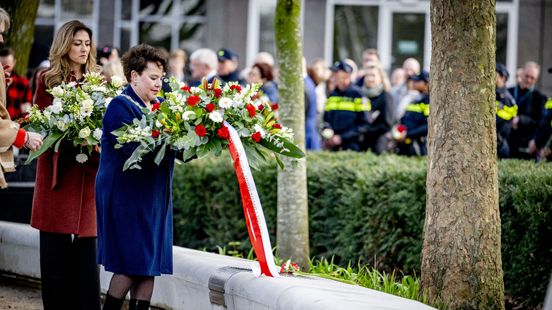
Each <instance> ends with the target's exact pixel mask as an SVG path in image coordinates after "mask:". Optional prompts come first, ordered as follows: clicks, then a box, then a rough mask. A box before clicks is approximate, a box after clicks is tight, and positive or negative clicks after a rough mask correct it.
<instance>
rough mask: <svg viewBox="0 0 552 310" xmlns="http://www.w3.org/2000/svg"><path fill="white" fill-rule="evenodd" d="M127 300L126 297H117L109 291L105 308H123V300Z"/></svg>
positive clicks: (116, 309) (115, 309)
mask: <svg viewBox="0 0 552 310" xmlns="http://www.w3.org/2000/svg"><path fill="white" fill-rule="evenodd" d="M124 301H125V299H124V298H116V297H113V296H111V295H109V293H107V294H105V302H104V305H103V308H102V309H103V310H121V307H122V306H123V302H124Z"/></svg>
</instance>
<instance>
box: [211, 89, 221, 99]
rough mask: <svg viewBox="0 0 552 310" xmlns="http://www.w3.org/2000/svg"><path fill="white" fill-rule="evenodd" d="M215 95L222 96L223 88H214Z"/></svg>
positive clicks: (216, 96)
mask: <svg viewBox="0 0 552 310" xmlns="http://www.w3.org/2000/svg"><path fill="white" fill-rule="evenodd" d="M213 95H214V96H215V98H220V96H222V89H220V88H217V89H215V90H213Z"/></svg>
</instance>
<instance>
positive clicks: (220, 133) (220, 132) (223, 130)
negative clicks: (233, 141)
mask: <svg viewBox="0 0 552 310" xmlns="http://www.w3.org/2000/svg"><path fill="white" fill-rule="evenodd" d="M217 136H219V137H221V138H222V139H228V138H230V131H228V127H226V126H224V125H223V126H222V127H220V128H219V129H218V130H217Z"/></svg>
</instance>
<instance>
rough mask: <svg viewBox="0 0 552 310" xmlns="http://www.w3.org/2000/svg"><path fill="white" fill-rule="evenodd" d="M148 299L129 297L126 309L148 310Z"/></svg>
mask: <svg viewBox="0 0 552 310" xmlns="http://www.w3.org/2000/svg"><path fill="white" fill-rule="evenodd" d="M149 306H150V302H149V300H139V299H132V298H131V299H130V302H129V304H128V310H149Z"/></svg>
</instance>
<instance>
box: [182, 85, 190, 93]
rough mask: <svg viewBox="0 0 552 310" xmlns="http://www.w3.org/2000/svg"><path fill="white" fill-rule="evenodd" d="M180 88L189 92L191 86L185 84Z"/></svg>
mask: <svg viewBox="0 0 552 310" xmlns="http://www.w3.org/2000/svg"><path fill="white" fill-rule="evenodd" d="M180 89H181V90H183V91H185V92H188V93H189V92H190V86H188V85H184V86H182V87H180Z"/></svg>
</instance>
